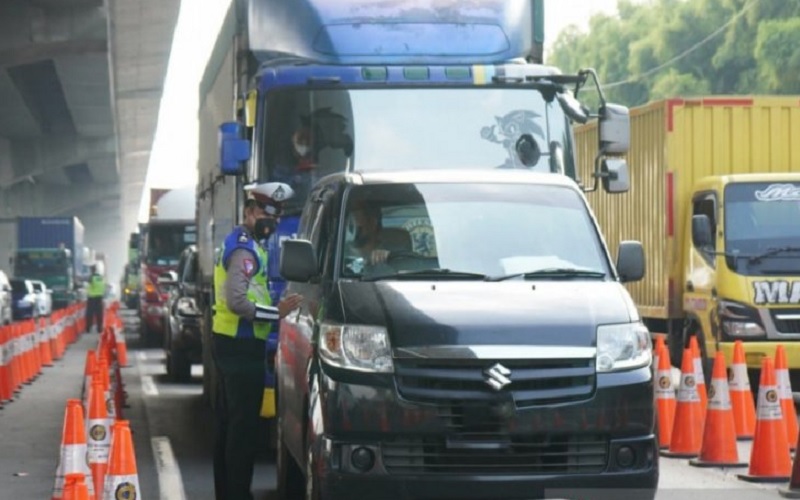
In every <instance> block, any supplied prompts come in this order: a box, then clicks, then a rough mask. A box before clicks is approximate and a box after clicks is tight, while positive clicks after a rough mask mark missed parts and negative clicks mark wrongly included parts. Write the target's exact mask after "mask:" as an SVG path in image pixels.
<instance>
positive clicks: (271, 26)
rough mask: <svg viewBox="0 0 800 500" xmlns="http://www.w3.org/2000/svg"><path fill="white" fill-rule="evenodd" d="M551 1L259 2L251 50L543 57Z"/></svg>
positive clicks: (428, 59) (458, 59)
mask: <svg viewBox="0 0 800 500" xmlns="http://www.w3.org/2000/svg"><path fill="white" fill-rule="evenodd" d="M543 3H544V2H543V0H471V1H464V0H404V1H397V0H383V1H376V0H253V1H250V2H248V12H247V19H248V39H249V45H250V50H251V51H252V53H253V55H254V56H255V58H256V59H257V60H258V61H259V62H260V63H262V64H264V63H266V64H269V63H270V62H271V61H275V60H286V59H302V60H307V61H313V62H316V63H318V64H334V65H340V64H341V65H362V64H403V65H409V64H441V65H448V64H495V63H502V62H506V61H509V60H512V59H516V58H526V59H528V60H530V61H531V62H539V63H540V62H541V59H542V46H543V41H544V36H543V31H544V28H543V26H544V24H543V12H544V7H543Z"/></svg>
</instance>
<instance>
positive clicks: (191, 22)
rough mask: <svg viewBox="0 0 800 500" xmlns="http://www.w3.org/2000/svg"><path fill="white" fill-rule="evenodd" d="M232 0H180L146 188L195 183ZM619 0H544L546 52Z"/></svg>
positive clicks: (143, 211)
mask: <svg viewBox="0 0 800 500" xmlns="http://www.w3.org/2000/svg"><path fill="white" fill-rule="evenodd" d="M229 3H230V0H202V1H199V2H198V1H194V0H183V1H182V2H181V4H182V6H181V10H180V14H179V16H178V24H177V26H176V28H175V35H174V38H173V43H172V51H171V54H170V62H169V67H168V69H167V75H166V79H165V83H164V95H163V96H162V99H161V106H160V110H159V119H158V125H157V129H156V134H155V139H154V141H153V150H152V153H151V155H150V166H149V168H148V172H147V178H146V180H145V191H144V192H145V193H147V192H149V189H150V188H151V187H154V188H179V187H188V186H192V185H194V184H195V183H196V178H197V170H196V169H197V149H198V141H197V128H198V123H197V108H198V92H197V86H198V84H199V81H200V78H201V76H202V72H203V69H204V68H205V64H206V61H207V59H208V57H209V54H210V53H211V49H212V47H213V43H214V40H215V38H216V36H217V33H218V32H219V28H220V26H221V23H222V19H223V17H224V14H225V11H226V9H227V7H228V5H229ZM616 4H617V0H545V55H546V54H547V53H548V51H549V48H550V46H551V44H552V43H553V42H555V40H556V38H557V36H558V33H559V32H560V31H561V30H562V29H564V28H565V27H567V26H569V25H570V24H576V25H578V26H579V27H580V28H582V29H584V30H586V28H587V26H588V22H589V19H590V18H591V17H592V15H594V14H597V13H600V12H602V13H606V14H612V13H614V12H616ZM546 61H547V60H546V58H545V62H546ZM148 199H149V197H148V196H143V197H142V201H143V203H142V206H141V208H140V211H139V220H140V221H145V220H146V218H147V206H146V203H147V200H148Z"/></svg>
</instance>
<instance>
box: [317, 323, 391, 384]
mask: <svg viewBox="0 0 800 500" xmlns="http://www.w3.org/2000/svg"><path fill="white" fill-rule="evenodd" d="M319 352H320V356H321V357H322V359H323V360H325V361H326V362H328V363H329V364H331V365H333V366H337V367H339V368H346V369H350V370H358V371H362V372H377V373H392V372H393V371H394V364H393V363H392V349H391V345H390V344H389V333H388V332H387V331H386V328H384V327H382V326H368V325H337V324H331V323H322V324H321V325H320V339H319Z"/></svg>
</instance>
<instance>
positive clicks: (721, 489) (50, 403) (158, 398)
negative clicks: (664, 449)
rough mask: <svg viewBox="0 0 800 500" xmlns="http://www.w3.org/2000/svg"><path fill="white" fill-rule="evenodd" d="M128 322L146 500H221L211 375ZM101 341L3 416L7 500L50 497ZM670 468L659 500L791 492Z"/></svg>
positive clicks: (86, 344)
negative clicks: (154, 344)
mask: <svg viewBox="0 0 800 500" xmlns="http://www.w3.org/2000/svg"><path fill="white" fill-rule="evenodd" d="M123 318H124V321H125V323H126V326H127V331H128V349H129V360H130V365H131V366H129V367H127V368H123V370H122V377H123V380H124V381H125V388H126V391H127V393H128V407H127V408H125V409H124V417H125V418H126V419H128V420H130V424H131V429H132V430H133V435H134V446H135V452H136V460H137V466H138V469H139V471H138V473H139V482H140V486H141V492H140V493H141V494H140V496H139V497H138V499H139V500H141V499H145V500H151V499H169V500H182V499H191V500H206V499H208V500H213V499H214V486H213V472H212V461H211V456H212V452H211V450H212V439H213V427H212V418H211V414H210V409H209V408H208V407H207V406H206V405H205V404H204V402H203V400H202V383H201V377H202V367H200V366H195V367H193V370H192V373H193V380H192V381H191V382H189V383H185V384H174V383H171V382H169V381H168V380H167V377H166V371H165V369H164V358H163V353H162V352H161V351H160V350H159V349H143V348H141V347H140V346H139V345H138V336H137V334H136V333H135V332H136V319H135V317H133V316H132V313H130V312H129V311H124V310H123ZM97 341H98V339H97V335H94V334H90V335H84V336H82V337H81V338H80V339H79V340H78V341H77V342H76V343H75V344H73V345H72V346H70V347H69V349H68V351H67V353H66V355H65V356H64V358H62V359H61V360H59V361H57V362H56V363H55V364H54V366H52V367H49V368H45V369H44V370H43V373H42V374H41V375H40V376H39V378H38V379H37V380H35V381H34V382H33V383H32V384H30V385H28V386H25V388H24V389H23V391H22V392H21V394H20V396H19V397H18V398H17V400H15V401H13V402H12V403H10V404H8V405H6V406H5V407H4V408H3V409H2V410H0V500H2V499H44V498H50V494H51V492H52V488H53V483H54V473H55V469H56V466H57V465H58V456H59V446H60V439H61V433H62V425H63V415H64V407H65V404H66V400H67V399H68V398H74V397H79V396H80V391H81V385H82V380H83V366H84V362H85V358H86V351H87V350H88V349H91V348H94V347H96V345H97ZM258 439H265V435H264V436H259V437H258ZM264 449H265V450H266V447H265V448H264ZM739 456H740V459H743V460H745V461H747V460H748V459H749V456H750V443H749V442H742V443H739ZM660 463H661V479H660V484H659V493H658V495H657V498H658V499H659V500H685V499H687V498H698V497H701V496H702V498H703V500H716V499H720V500H722V499H724V500H734V499H735V500H738V499H776V498H780V496H779V495H778V492H777V489H778V488H785V487H786V486H787V484H786V483H779V484H752V483H747V482H744V481H741V480H740V479H738V478H737V477H736V474H737V473H742V472H746V470H747V469H746V468H745V469H727V470H725V469H717V468H708V469H706V468H696V467H691V466H689V465H688V461H687V460H685V459H670V458H664V457H662V458H661V462H660ZM274 486H275V467H274V460H273V458H272V457H271V456H269V454H268V453H266V452H264V453H263V454H262V455H261V456H260V457H259V461H258V464H257V466H256V473H255V478H254V482H253V492H254V494H255V498H256V499H258V500H267V499H269V500H275V499H277V496H276V494H275V492H274ZM589 498H591V497H589Z"/></svg>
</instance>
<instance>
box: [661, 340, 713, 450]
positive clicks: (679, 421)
mask: <svg viewBox="0 0 800 500" xmlns="http://www.w3.org/2000/svg"><path fill="white" fill-rule="evenodd" d="M681 365H682V366H681V384H680V387H679V388H678V397H677V406H676V407H675V421H674V423H673V426H672V437H671V439H670V443H669V450H664V451H661V454H662V455H663V456H665V457H674V458H694V457H696V456H697V455H698V454H699V453H700V446H701V445H702V432H703V430H702V420H703V418H702V410H701V408H700V395H699V394H698V392H697V380H696V379H697V375H696V372H695V364H694V360H693V359H692V351H691V349H690V348H689V347H687V348H685V349H684V350H683V361H682V363H681Z"/></svg>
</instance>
